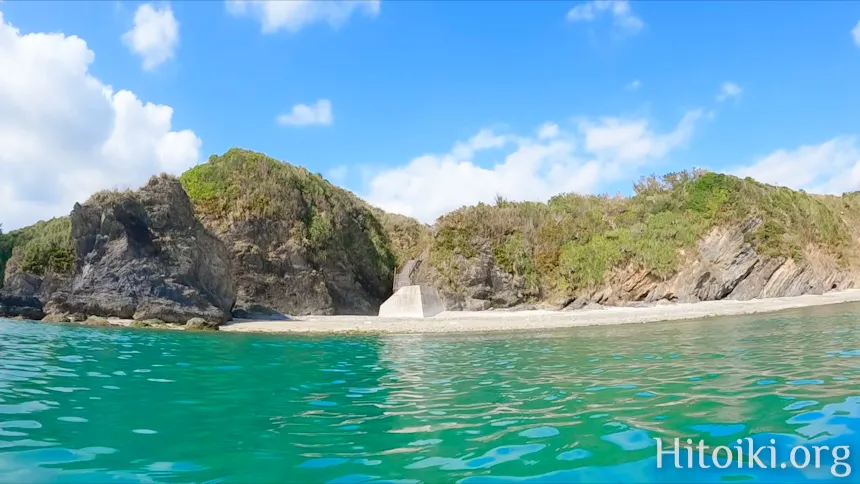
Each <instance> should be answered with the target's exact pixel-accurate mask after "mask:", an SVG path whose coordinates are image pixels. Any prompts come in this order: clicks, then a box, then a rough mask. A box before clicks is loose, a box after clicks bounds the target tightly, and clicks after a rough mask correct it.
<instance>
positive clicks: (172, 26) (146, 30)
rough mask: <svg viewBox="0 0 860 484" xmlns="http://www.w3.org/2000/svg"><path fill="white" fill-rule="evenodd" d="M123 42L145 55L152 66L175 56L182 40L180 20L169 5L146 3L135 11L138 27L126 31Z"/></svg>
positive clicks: (148, 63) (146, 64)
mask: <svg viewBox="0 0 860 484" xmlns="http://www.w3.org/2000/svg"><path fill="white" fill-rule="evenodd" d="M122 41H123V43H124V44H125V45H126V46H127V47H128V48H129V50H131V51H132V52H133V53H135V54H137V55H139V56H140V57H142V58H143V68H144V69H146V70H151V69H154V68H155V67H157V66H158V65H160V64H163V63H164V62H166V61H168V60H170V59H172V58H173V56H174V54H175V53H176V46H177V45H178V44H179V22H177V21H176V18H174V17H173V10H172V9H171V8H170V6H169V5H164V6H163V7H161V8H156V7H153V6H152V4H150V3H145V4H143V5H141V6H140V7H138V8H137V10H136V11H135V12H134V28H132V29H131V30H129V31H128V32H126V33H125V34H123V36H122Z"/></svg>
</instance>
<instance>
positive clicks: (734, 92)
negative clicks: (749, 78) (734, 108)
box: [717, 81, 743, 102]
mask: <svg viewBox="0 0 860 484" xmlns="http://www.w3.org/2000/svg"><path fill="white" fill-rule="evenodd" d="M742 93H743V89H741V86H738V85H737V84H735V83H734V82H729V81H726V82H724V83H722V85H720V92H719V93H717V101H719V102H723V101H728V100H729V99H738V98H739V97H741V94H742Z"/></svg>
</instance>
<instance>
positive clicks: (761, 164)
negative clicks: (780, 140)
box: [729, 136, 860, 194]
mask: <svg viewBox="0 0 860 484" xmlns="http://www.w3.org/2000/svg"><path fill="white" fill-rule="evenodd" d="M729 173H732V174H734V175H737V176H741V177H746V176H749V177H752V178H754V179H756V180H758V181H761V182H765V183H769V184H771V185H780V186H787V187H790V188H794V189H801V188H802V189H804V190H807V191H809V192H812V193H830V194H839V193H842V192H846V191H853V190H858V189H860V146H858V144H857V138H856V137H854V136H837V137H836V138H833V139H831V140H829V141H825V142H824V143H821V144H818V145H803V146H800V147H797V148H795V149H792V150H787V149H780V150H777V151H774V152H773V153H771V154H769V155H767V156H765V157H763V158H760V159H758V160H756V161H754V162H753V163H752V164H750V165H748V166H739V167H735V168H733V169H731V170H729Z"/></svg>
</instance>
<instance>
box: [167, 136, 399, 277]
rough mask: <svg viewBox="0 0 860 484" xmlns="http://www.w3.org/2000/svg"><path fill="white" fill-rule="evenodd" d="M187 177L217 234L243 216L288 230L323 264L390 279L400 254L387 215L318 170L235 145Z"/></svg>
mask: <svg viewBox="0 0 860 484" xmlns="http://www.w3.org/2000/svg"><path fill="white" fill-rule="evenodd" d="M180 180H181V182H182V185H183V187H184V188H185V191H186V192H187V193H188V196H189V197H190V198H191V200H192V201H193V202H194V204H195V209H196V211H197V215H198V216H199V217H201V218H202V219H203V220H204V221H205V222H206V224H207V225H208V226H210V227H211V228H213V229H214V230H215V232H216V233H223V232H225V231H227V230H230V229H231V226H232V225H233V224H234V223H235V222H237V221H242V222H251V223H258V224H263V225H265V224H272V225H270V230H271V231H272V232H273V234H274V233H279V234H286V236H287V237H288V238H289V239H290V240H292V241H294V242H296V243H297V244H298V245H299V246H301V247H303V248H304V249H306V250H307V251H308V253H310V254H312V256H313V258H314V259H315V261H316V263H318V264H320V265H322V264H324V263H325V262H326V261H328V262H331V263H335V262H342V263H343V264H346V265H347V266H352V267H350V268H349V269H352V272H353V273H355V274H358V275H359V277H360V278H367V279H372V280H374V281H375V282H379V281H390V279H391V274H392V271H393V269H394V267H395V265H396V255H395V253H394V251H392V248H391V243H390V239H389V237H388V232H387V231H386V230H385V229H384V228H383V226H382V224H381V223H380V220H379V219H378V218H377V217H376V216H374V212H373V211H372V210H371V208H370V207H369V206H368V205H367V204H366V203H365V202H363V201H362V200H360V199H359V198H358V197H356V196H355V195H353V194H352V193H350V192H349V191H347V190H344V189H342V188H339V187H336V186H334V185H332V184H331V183H329V182H328V181H326V180H325V179H323V178H322V176H320V175H318V174H313V173H310V172H308V171H307V170H306V169H304V168H301V167H296V166H292V165H289V164H286V163H282V162H280V161H277V160H275V159H272V158H269V157H268V156H266V155H264V154H261V153H256V152H253V151H248V150H242V149H237V148H234V149H231V150H229V151H227V152H226V153H224V155H222V156H212V157H210V158H209V161H208V163H205V164H201V165H198V166H196V167H194V168H192V169H190V170H188V171H187V172H185V173H184V174H183V175H182V176H181V177H180ZM281 242H285V241H283V240H282V241H281ZM386 284H388V283H387V282H386ZM379 289H380V290H384V289H383V288H381V287H380V288H379ZM388 290H390V289H388Z"/></svg>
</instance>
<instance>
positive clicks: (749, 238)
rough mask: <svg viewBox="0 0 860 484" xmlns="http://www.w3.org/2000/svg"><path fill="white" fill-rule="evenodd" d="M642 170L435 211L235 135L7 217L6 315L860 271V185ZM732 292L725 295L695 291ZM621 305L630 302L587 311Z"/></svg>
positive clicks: (769, 288) (498, 294) (291, 304)
mask: <svg viewBox="0 0 860 484" xmlns="http://www.w3.org/2000/svg"><path fill="white" fill-rule="evenodd" d="M634 188H635V192H636V194H635V195H634V196H631V197H621V196H616V197H609V196H605V195H603V196H589V195H578V194H575V193H568V194H560V195H557V196H554V197H551V198H550V199H549V200H548V201H547V202H546V203H537V202H511V201H507V200H505V199H503V198H499V199H497V200H496V203H495V204H494V205H487V204H478V205H476V206H472V207H462V208H460V209H458V210H456V211H454V212H452V213H450V214H447V215H444V216H442V217H440V218H439V219H438V220H437V221H436V222H435V223H434V224H433V225H432V226H429V225H425V224H422V223H420V222H418V221H417V220H414V219H411V218H409V217H404V216H402V215H397V214H391V213H387V212H385V211H383V210H381V209H379V208H377V207H373V206H371V205H369V204H368V203H366V202H365V201H364V200H362V199H361V198H359V197H357V196H356V195H354V194H353V193H351V192H349V191H347V190H344V189H342V188H339V187H337V186H335V185H333V184H331V183H329V182H328V181H326V180H325V179H324V178H323V177H322V176H320V175H318V174H312V173H310V172H308V171H307V170H306V169H304V168H301V167H296V166H292V165H289V164H287V163H282V162H280V161H278V160H274V159H272V158H269V157H267V156H266V155H263V154H261V153H255V152H252V151H248V150H241V149H231V150H229V151H228V152H226V153H225V154H224V155H222V156H212V157H211V158H210V159H209V161H208V162H207V163H204V164H200V165H197V166H195V167H194V168H192V169H190V170H188V171H187V172H185V173H184V174H182V176H181V177H179V178H175V177H172V176H169V175H166V174H161V175H158V176H154V177H152V178H151V179H150V180H149V182H148V183H147V184H146V185H144V186H143V187H141V188H140V189H138V190H134V191H132V190H125V191H102V192H98V193H96V194H94V195H93V196H91V197H90V199H89V200H87V201H85V202H84V203H83V204H80V203H76V204H75V205H74V207H72V211H71V213H70V215H69V216H68V217H60V218H55V219H52V220H49V221H43V222H38V223H36V224H34V225H32V226H29V227H25V228H22V229H20V230H16V231H13V232H9V233H8V234H0V265H2V266H5V270H4V278H3V287H2V288H0V317H21V318H25V319H32V320H44V321H46V322H80V321H86V320H90V321H96V322H99V321H101V322H104V320H113V321H116V320H134V321H135V325H136V326H144V327H153V326H156V327H164V326H170V325H179V326H186V327H188V329H204V330H214V329H216V328H217V327H219V326H222V325H223V326H225V328H226V327H229V328H231V329H232V330H237V329H242V328H246V329H248V330H254V331H258V330H260V328H261V326H259V325H258V324H256V323H247V322H245V321H244V320H247V319H253V320H257V321H268V320H282V319H283V317H284V315H290V316H293V317H295V318H299V319H300V320H302V321H305V323H304V324H295V323H272V324H269V323H266V324H265V327H266V328H282V329H286V330H293V329H294V328H298V330H308V331H320V330H321V328H320V327H319V324H322V323H320V322H321V321H324V320H326V319H325V318H328V317H334V318H335V319H332V320H331V321H329V323H330V324H329V323H326V324H325V325H324V326H325V328H322V330H326V331H327V330H329V329H328V328H336V329H335V330H337V331H343V330H359V331H361V330H364V329H365V328H366V329H367V330H373V331H376V330H379V331H394V332H412V331H424V329H421V327H420V326H422V325H423V323H420V324H419V323H416V322H409V321H407V322H402V323H397V322H395V321H386V320H384V319H380V320H378V322H377V323H375V324H370V325H367V324H365V322H364V321H361V322H360V324H358V325H357V324H353V323H354V321H353V320H352V319H350V318H349V317H353V316H360V317H367V316H375V315H377V314H379V309H380V306H381V304H382V303H383V302H384V301H386V300H387V299H388V298H389V297H390V296H391V295H392V291H393V286H394V285H395V283H396V284H400V285H404V284H405V285H420V286H428V287H429V288H432V289H433V290H434V291H435V292H436V293H438V295H439V305H438V307H439V308H443V309H444V310H447V311H448V312H451V313H454V312H461V313H457V314H456V315H452V314H449V315H443V316H442V317H441V318H439V319H438V320H439V321H444V322H445V323H444V326H446V327H450V328H455V329H454V330H459V329H461V328H462V330H467V331H484V330H493V329H510V328H511V325H513V326H521V327H522V328H524V329H529V328H536V329H538V328H549V327H565V326H571V325H579V324H595V323H592V322H589V320H599V321H603V320H606V321H610V320H614V318H615V316H616V315H617V316H620V318H619V321H627V320H630V321H655V320H662V319H672V320H675V319H685V318H697V317H704V316H710V315H719V314H723V312H725V311H728V313H726V314H743V313H745V312H749V311H753V310H752V309H749V308H753V307H755V308H758V307H760V306H761V307H762V308H764V309H755V310H754V311H760V310H772V309H767V308H768V307H771V306H772V307H773V308H775V309H779V308H780V307H783V306H782V304H783V303H782V302H779V301H775V302H772V303H768V302H753V303H750V304H746V303H745V301H756V300H762V301H765V300H769V299H776V298H783V297H795V296H804V295H822V294H825V293H830V292H832V291H844V290H850V289H852V288H855V287H858V286H860V243H858V242H857V241H858V240H860V196H858V193H846V194H844V195H843V196H839V197H837V196H826V195H811V194H807V193H805V192H803V191H794V190H790V189H788V188H784V187H776V186H771V185H767V184H763V183H759V182H756V181H755V180H753V179H751V178H746V179H740V178H737V177H734V176H730V175H725V174H719V173H713V172H708V171H705V170H694V171H692V172H687V171H683V172H678V173H670V174H668V175H665V176H663V177H656V176H651V177H645V178H643V179H641V180H640V181H639V182H637V183H635V184H634ZM395 276H396V277H395ZM828 298H832V296H827V297H825V299H824V300H825V301H826V300H829V299H828ZM837 299H838V298H837ZM715 301H716V302H719V301H725V304H715V305H714V304H712V305H705V306H683V304H687V303H698V302H708V303H712V302H715ZM679 304H681V306H677V307H676V305H679ZM791 304H793V303H790V304H789V306H785V307H791ZM607 307H610V308H615V307H617V308H619V309H618V311H619V312H617V313H608V314H609V315H608V316H600V315H599V314H598V313H593V314H592V313H590V312H586V313H578V312H576V311H577V310H582V309H585V310H586V311H588V310H591V309H593V308H607ZM624 308H641V309H642V310H641V311H631V312H630V313H629V315H628V312H627V309H624ZM667 308H672V309H667ZM690 308H695V309H690ZM524 309H534V310H538V312H536V313H531V312H524V313H523V314H525V315H526V316H522V315H521V316H516V317H508V316H507V313H504V314H505V316H504V317H503V318H501V319H504V320H505V321H506V322H505V323H499V324H498V325H495V324H487V323H486V320H485V319H482V318H481V317H480V316H475V315H473V314H472V313H474V312H476V311H487V310H492V311H493V312H494V313H495V312H496V311H501V310H524ZM688 309H690V313H689V314H687V312H688ZM561 310H564V313H563V314H564V315H562V316H558V315H556V316H548V315H547V314H549V313H547V314H544V313H542V312H540V311H544V312H545V311H561ZM613 311H614V310H613ZM568 312H570V314H576V316H570V317H569V316H567V314H568ZM583 314H584V316H583ZM348 316H349V317H348ZM320 318H322V319H320ZM452 320H463V321H464V324H462V325H459V326H457V323H452V322H451V321H452ZM472 320H475V321H474V322H471V321H472ZM533 320H534V321H533ZM230 322H233V323H234V324H231V325H229V326H228V325H227V323H230ZM317 323H319V324H317ZM431 326H432V327H430V328H427V329H426V331H440V330H441V331H447V330H448V329H440V326H438V325H436V324H432V325H431ZM497 326H498V327H497Z"/></svg>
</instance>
